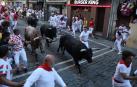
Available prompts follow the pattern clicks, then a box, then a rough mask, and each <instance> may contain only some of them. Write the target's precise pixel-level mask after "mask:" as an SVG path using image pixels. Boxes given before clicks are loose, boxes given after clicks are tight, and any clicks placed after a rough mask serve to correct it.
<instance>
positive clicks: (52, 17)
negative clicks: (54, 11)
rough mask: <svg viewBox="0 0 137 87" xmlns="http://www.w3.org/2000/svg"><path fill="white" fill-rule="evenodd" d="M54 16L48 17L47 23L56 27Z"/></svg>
mask: <svg viewBox="0 0 137 87" xmlns="http://www.w3.org/2000/svg"><path fill="white" fill-rule="evenodd" d="M56 21H57V20H56V17H55V16H50V19H49V23H50V25H52V26H54V27H56V25H57V24H56Z"/></svg>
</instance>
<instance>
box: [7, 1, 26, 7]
mask: <svg viewBox="0 0 137 87" xmlns="http://www.w3.org/2000/svg"><path fill="white" fill-rule="evenodd" d="M6 2H7V4H8V5H9V6H15V7H25V6H26V0H6Z"/></svg>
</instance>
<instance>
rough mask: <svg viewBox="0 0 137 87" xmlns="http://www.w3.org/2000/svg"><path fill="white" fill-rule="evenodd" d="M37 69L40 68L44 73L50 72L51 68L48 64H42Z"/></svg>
mask: <svg viewBox="0 0 137 87" xmlns="http://www.w3.org/2000/svg"><path fill="white" fill-rule="evenodd" d="M38 68H42V69H44V70H46V71H49V72H50V71H52V68H51V67H50V66H49V65H48V64H43V65H40V66H39V67H38Z"/></svg>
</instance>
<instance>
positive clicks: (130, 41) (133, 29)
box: [127, 24, 137, 49]
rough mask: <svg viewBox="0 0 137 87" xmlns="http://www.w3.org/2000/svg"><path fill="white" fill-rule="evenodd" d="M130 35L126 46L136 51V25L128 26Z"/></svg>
mask: <svg viewBox="0 0 137 87" xmlns="http://www.w3.org/2000/svg"><path fill="white" fill-rule="evenodd" d="M130 27H131V35H130V36H129V39H128V41H127V46H128V47H131V48H136V49H137V24H130Z"/></svg>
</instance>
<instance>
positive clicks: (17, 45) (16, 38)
mask: <svg viewBox="0 0 137 87" xmlns="http://www.w3.org/2000/svg"><path fill="white" fill-rule="evenodd" d="M22 40H23V38H22V37H21V35H14V34H13V35H11V36H10V41H11V42H13V44H14V46H13V50H14V51H19V50H21V49H22V48H23V42H22Z"/></svg>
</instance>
